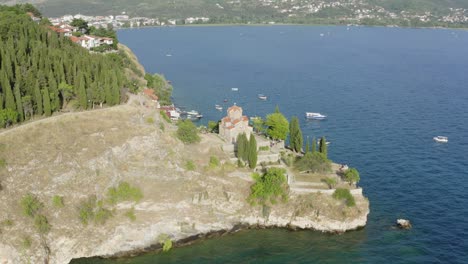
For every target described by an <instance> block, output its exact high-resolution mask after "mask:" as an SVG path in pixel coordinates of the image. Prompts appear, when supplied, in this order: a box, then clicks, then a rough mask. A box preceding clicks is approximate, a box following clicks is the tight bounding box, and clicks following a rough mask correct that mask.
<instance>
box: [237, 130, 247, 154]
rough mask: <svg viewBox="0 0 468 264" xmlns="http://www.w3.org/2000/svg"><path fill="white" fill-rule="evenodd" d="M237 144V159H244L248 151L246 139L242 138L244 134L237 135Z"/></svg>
mask: <svg viewBox="0 0 468 264" xmlns="http://www.w3.org/2000/svg"><path fill="white" fill-rule="evenodd" d="M236 144H237V158H238V159H242V157H243V156H244V152H245V151H246V150H245V143H244V137H243V136H242V134H238V135H237V139H236Z"/></svg>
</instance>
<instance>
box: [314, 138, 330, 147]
mask: <svg viewBox="0 0 468 264" xmlns="http://www.w3.org/2000/svg"><path fill="white" fill-rule="evenodd" d="M325 144H327V146H328V145H330V141H325ZM317 145H319V146H320V139H319V140H317Z"/></svg>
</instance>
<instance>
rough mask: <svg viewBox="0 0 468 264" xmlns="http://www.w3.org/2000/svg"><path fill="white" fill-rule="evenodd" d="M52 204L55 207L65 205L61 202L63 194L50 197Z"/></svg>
mask: <svg viewBox="0 0 468 264" xmlns="http://www.w3.org/2000/svg"><path fill="white" fill-rule="evenodd" d="M52 204H53V205H54V206H55V207H57V208H62V207H64V206H65V205H64V204H63V196H58V195H55V196H54V197H52Z"/></svg>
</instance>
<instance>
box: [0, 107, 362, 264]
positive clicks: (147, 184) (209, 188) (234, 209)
mask: <svg viewBox="0 0 468 264" xmlns="http://www.w3.org/2000/svg"><path fill="white" fill-rule="evenodd" d="M148 116H152V117H153V118H154V120H156V121H155V122H154V123H153V124H149V123H146V122H145V120H146V118H147V117H148ZM160 122H165V121H163V120H160V119H159V112H158V111H155V110H151V109H147V108H144V107H139V106H134V105H131V104H128V105H125V106H118V107H113V108H109V109H107V110H98V111H93V112H85V113H79V114H66V115H62V116H59V117H53V118H49V119H45V120H42V121H38V122H36V123H31V124H29V125H24V126H23V127H19V128H16V130H15V131H13V130H10V131H7V132H1V133H0V144H2V145H3V146H5V150H4V151H5V153H7V154H8V155H7V157H8V158H6V162H7V167H6V168H5V169H2V170H1V171H0V175H1V178H0V179H1V184H2V187H3V190H1V191H0V211H1V212H2V215H0V221H3V220H6V219H10V220H11V221H12V222H13V224H12V225H11V226H0V263H2V264H3V263H27V262H30V263H42V262H44V261H45V260H47V259H48V261H49V263H68V262H69V261H70V260H72V259H74V258H81V257H91V256H112V255H116V254H120V253H125V252H135V251H138V250H139V249H144V248H147V247H150V246H151V245H154V244H157V243H158V237H159V236H160V235H161V234H166V235H168V236H169V237H170V238H171V240H173V241H177V240H181V239H184V238H187V237H191V236H195V235H198V234H206V233H210V232H213V231H218V230H231V229H233V228H235V227H236V226H238V225H239V224H242V225H251V226H266V227H269V226H271V227H289V228H300V229H313V230H318V231H323V232H344V231H347V230H352V229H356V228H359V227H363V226H365V224H366V220H367V215H368V213H369V202H368V200H367V199H366V198H365V197H363V196H362V195H355V199H356V206H355V207H352V208H347V207H346V206H344V205H343V203H342V202H339V201H335V200H333V199H332V198H331V195H327V194H320V193H318V194H307V195H292V196H291V197H290V198H289V201H288V202H286V203H282V202H278V203H277V204H276V205H274V206H270V207H262V206H251V205H249V204H248V203H247V201H246V198H247V196H248V194H249V192H250V185H251V184H252V183H253V182H252V180H251V177H250V172H249V171H247V170H245V171H243V170H237V169H236V168H235V167H234V166H233V165H230V164H228V163H226V164H224V165H222V166H221V167H218V168H210V167H209V166H208V164H209V159H210V156H217V157H219V158H220V160H221V162H222V163H223V162H225V161H228V160H229V158H230V157H229V156H223V155H224V154H223V152H222V150H221V146H222V144H223V142H221V141H220V140H219V139H218V138H217V137H216V136H215V135H213V136H211V135H207V136H204V137H203V140H202V142H201V143H200V145H199V146H185V145H183V144H181V143H179V141H178V140H176V139H175V138H174V136H173V135H174V131H175V129H176V128H175V127H173V126H172V125H170V124H167V123H164V126H165V129H164V131H163V129H161V126H160V125H159V124H160ZM64 131H66V133H64ZM31 138H34V139H35V140H30V139H31ZM12 142H16V143H15V144H13V143H12ZM207 146H208V147H207ZM0 158H1V157H0ZM187 161H192V162H193V164H195V166H196V168H195V169H194V170H188V169H187V168H186V167H187V166H186V164H187ZM121 181H126V182H129V183H130V184H131V185H133V186H138V187H139V188H141V190H142V192H143V194H144V197H143V199H142V200H141V201H139V202H131V201H128V202H121V203H118V204H117V205H110V204H106V203H105V201H106V193H107V189H108V188H109V187H113V186H116V185H117V184H118V183H119V182H121ZM27 193H32V194H34V195H35V196H36V197H37V198H38V199H39V200H40V201H41V202H42V203H43V204H44V208H43V209H42V210H43V211H42V213H43V214H44V215H45V216H47V219H48V221H49V223H50V224H51V230H50V232H49V233H47V234H46V235H43V236H40V235H39V234H38V233H37V231H35V228H34V224H33V221H32V219H29V218H27V217H25V216H23V215H22V213H21V209H20V207H19V201H20V200H21V198H22V197H23V196H24V195H26V194H27ZM55 195H60V196H63V198H64V204H65V206H64V207H63V208H56V207H54V206H53V204H52V202H51V201H52V197H53V196H55ZM92 195H95V196H96V197H97V199H101V200H103V201H104V204H105V206H107V207H108V208H109V209H111V210H113V217H112V218H110V219H109V220H107V221H106V223H105V224H102V225H101V224H97V223H93V222H91V223H89V224H88V225H86V226H85V225H83V224H82V223H81V222H80V220H79V217H78V212H77V209H76V208H77V206H78V205H79V203H80V202H82V201H84V200H85V199H87V197H89V196H92ZM132 208H133V210H134V212H135V216H136V220H135V221H131V220H130V219H129V218H128V217H126V216H125V214H126V212H128V211H129V210H130V209H132ZM26 237H27V238H29V239H30V241H31V245H29V246H26V245H25V244H24V243H23V242H24V239H25V238H26ZM47 249H48V250H47Z"/></svg>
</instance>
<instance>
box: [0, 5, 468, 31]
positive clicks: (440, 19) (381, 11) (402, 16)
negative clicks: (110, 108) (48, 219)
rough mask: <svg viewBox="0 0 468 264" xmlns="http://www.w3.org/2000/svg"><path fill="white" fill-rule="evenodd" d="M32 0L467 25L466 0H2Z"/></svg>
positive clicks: (279, 18)
mask: <svg viewBox="0 0 468 264" xmlns="http://www.w3.org/2000/svg"><path fill="white" fill-rule="evenodd" d="M19 2H32V3H33V4H35V5H36V6H37V7H38V8H39V10H40V11H41V12H42V13H44V14H45V15H46V16H61V15H65V14H77V13H81V14H85V15H110V14H112V15H115V14H120V13H122V12H126V13H127V14H128V15H130V16H145V17H153V18H161V19H180V20H182V19H184V18H187V17H200V16H202V17H209V18H210V21H211V23H268V22H277V23H326V24H370V25H398V26H444V27H468V1H467V0H142V1H135V0H80V1H75V0H32V1H31V0H29V1H11V0H0V3H9V4H12V3H19Z"/></svg>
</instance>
